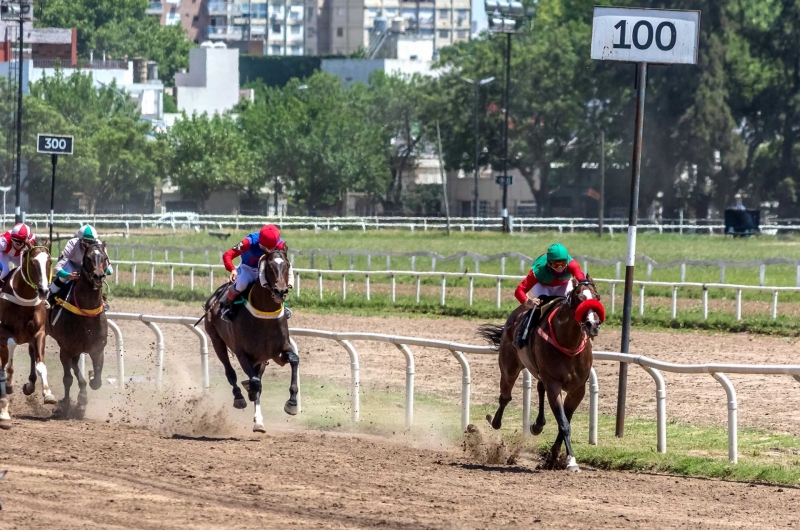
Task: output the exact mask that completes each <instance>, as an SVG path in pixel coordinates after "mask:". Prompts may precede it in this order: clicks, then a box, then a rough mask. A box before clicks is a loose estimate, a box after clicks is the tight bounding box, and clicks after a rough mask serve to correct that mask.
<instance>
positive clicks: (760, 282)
mask: <svg viewBox="0 0 800 530" xmlns="http://www.w3.org/2000/svg"><path fill="white" fill-rule="evenodd" d="M766 275H767V266H766V265H764V264H763V263H762V264H761V266H760V267H758V285H759V286H760V287H764V285H765V284H764V281H765V278H764V277H765V276H766Z"/></svg>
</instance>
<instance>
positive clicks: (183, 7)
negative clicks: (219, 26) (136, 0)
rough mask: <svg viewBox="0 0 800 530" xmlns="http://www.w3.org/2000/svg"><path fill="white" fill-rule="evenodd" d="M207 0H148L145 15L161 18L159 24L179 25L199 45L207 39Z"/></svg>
mask: <svg viewBox="0 0 800 530" xmlns="http://www.w3.org/2000/svg"><path fill="white" fill-rule="evenodd" d="M207 6H208V0H150V7H148V9H147V14H149V15H153V16H158V17H161V24H162V25H164V26H166V25H181V26H183V29H185V30H186V34H187V36H188V37H189V39H191V40H193V41H194V42H195V43H198V44H199V43H201V42H203V41H205V40H206V38H207V37H208V29H207V28H208V25H209V13H208V9H207Z"/></svg>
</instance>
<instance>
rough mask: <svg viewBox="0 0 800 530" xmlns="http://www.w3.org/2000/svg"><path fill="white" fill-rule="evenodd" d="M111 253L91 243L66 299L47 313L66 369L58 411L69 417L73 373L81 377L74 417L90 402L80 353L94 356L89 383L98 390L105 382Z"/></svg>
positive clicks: (49, 333)
mask: <svg viewBox="0 0 800 530" xmlns="http://www.w3.org/2000/svg"><path fill="white" fill-rule="evenodd" d="M108 264H109V260H108V254H107V253H106V244H105V243H92V244H90V245H88V246H87V248H86V252H85V253H84V255H83V263H82V265H83V266H82V267H81V271H80V273H79V274H80V276H79V277H78V279H77V280H75V281H74V282H73V283H71V284H70V287H69V289H68V290H67V291H66V295H65V296H64V299H63V300H62V299H61V298H56V305H55V306H54V307H51V308H50V309H49V310H48V312H47V324H46V330H47V334H48V335H50V336H51V337H53V339H55V341H56V342H57V343H58V346H59V348H60V357H61V366H62V367H63V369H64V379H63V381H64V399H62V400H61V404H60V407H59V409H60V410H59V412H60V414H61V415H62V416H63V417H64V418H68V417H70V412H71V410H70V409H71V404H70V399H69V391H70V388H71V387H72V382H73V378H72V374H71V373H70V369H71V370H72V371H73V372H75V377H77V378H78V388H79V391H78V407H77V409H76V410H75V411H74V414H73V417H75V418H77V419H83V416H84V414H85V412H86V404H87V403H88V401H89V396H88V392H87V391H86V379H84V376H83V374H82V373H81V370H80V366H79V364H78V362H79V361H80V358H81V353H84V352H85V353H88V354H89V357H91V359H92V367H93V369H94V375H93V376H92V379H91V381H89V386H91V387H92V390H97V389H99V388H100V386H101V385H102V384H103V362H104V350H105V347H106V342H107V341H108V323H107V322H106V314H105V311H104V309H103V282H104V281H105V278H106V270H107V269H108Z"/></svg>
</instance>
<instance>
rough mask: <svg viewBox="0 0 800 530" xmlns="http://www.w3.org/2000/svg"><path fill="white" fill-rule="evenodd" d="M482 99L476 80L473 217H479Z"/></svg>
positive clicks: (478, 83) (479, 85) (478, 82)
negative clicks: (479, 113)
mask: <svg viewBox="0 0 800 530" xmlns="http://www.w3.org/2000/svg"><path fill="white" fill-rule="evenodd" d="M480 97H481V83H480V81H478V80H477V79H476V80H475V201H474V203H473V204H472V217H478V173H479V170H478V156H479V153H478V105H479V103H480V101H479V100H480Z"/></svg>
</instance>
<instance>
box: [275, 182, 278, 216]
mask: <svg viewBox="0 0 800 530" xmlns="http://www.w3.org/2000/svg"><path fill="white" fill-rule="evenodd" d="M275 217H278V177H275Z"/></svg>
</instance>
